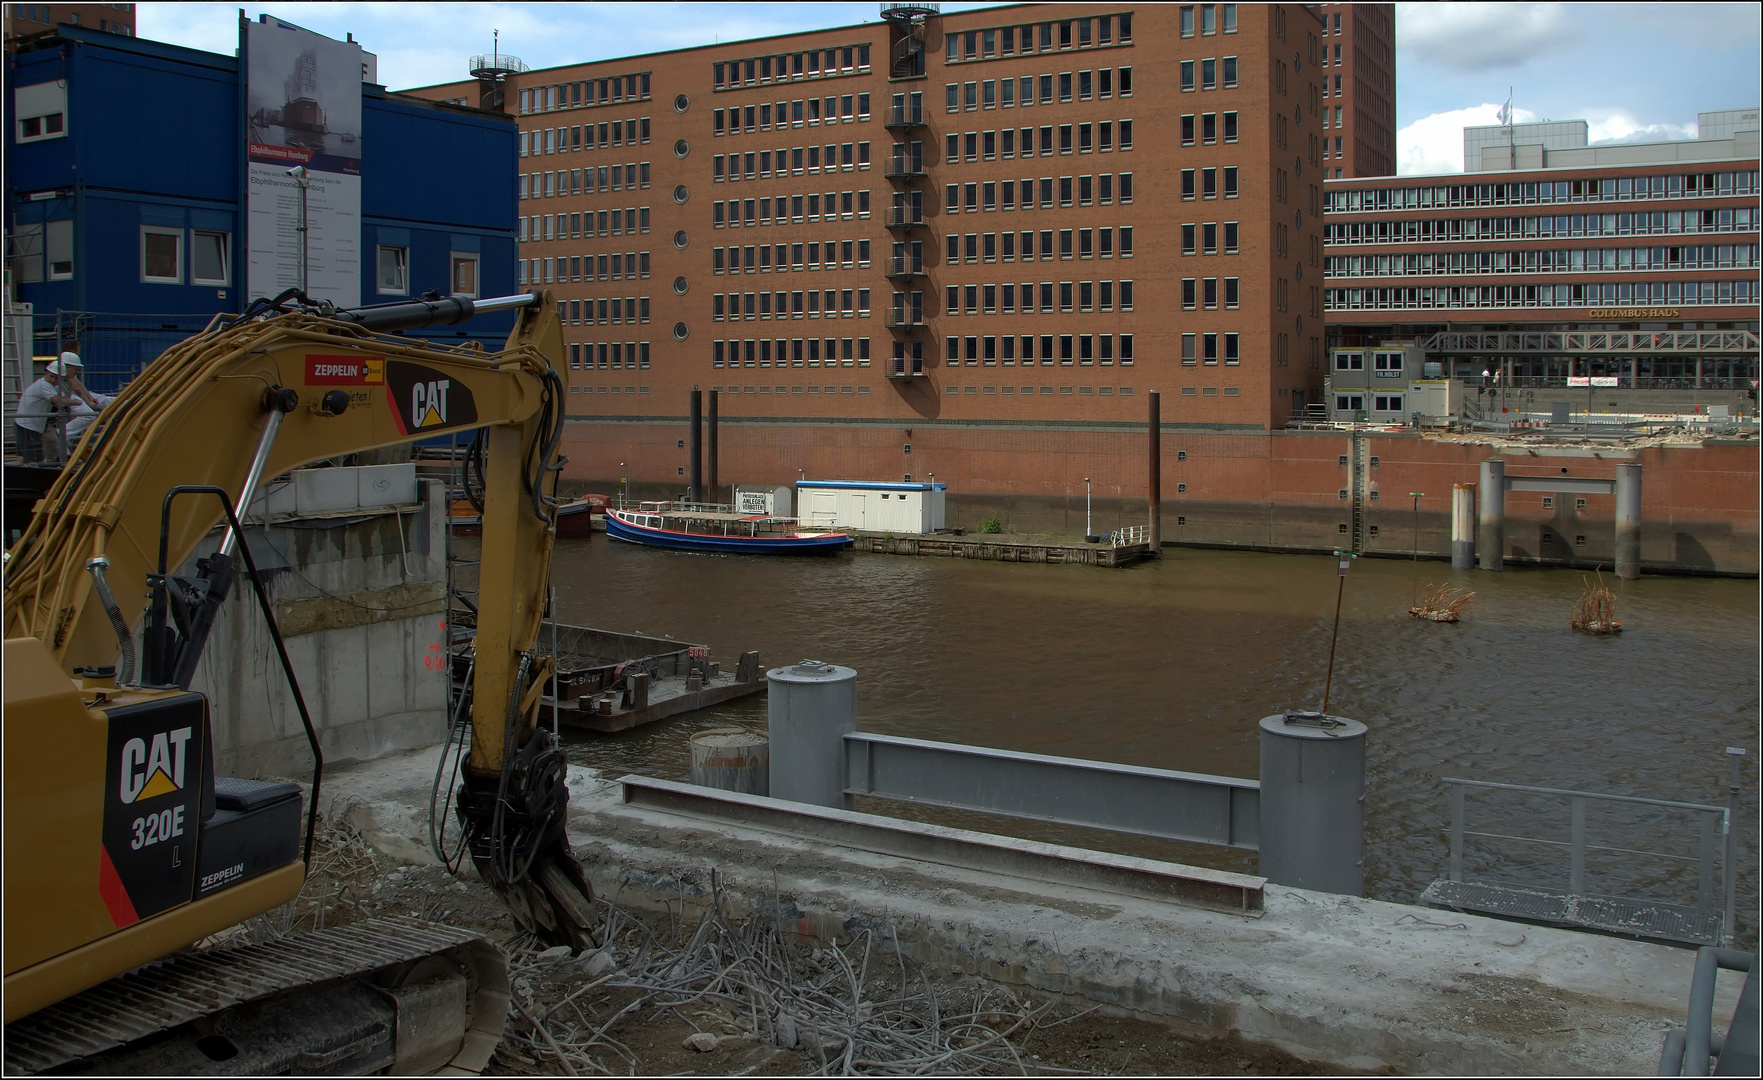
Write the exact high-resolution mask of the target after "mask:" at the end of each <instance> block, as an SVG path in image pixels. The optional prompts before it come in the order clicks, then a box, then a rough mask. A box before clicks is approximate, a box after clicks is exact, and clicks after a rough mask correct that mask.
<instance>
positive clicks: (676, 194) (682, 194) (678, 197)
mask: <svg viewBox="0 0 1763 1080" xmlns="http://www.w3.org/2000/svg"><path fill="white" fill-rule="evenodd" d="M691 197H692V193H691V192H690V191H687V190H686V185H684V184H681V185H680V186H678V187H676V188H674V189H673V201H674V202H676V203H683V202H685V201H686V200H687V199H689V198H691Z"/></svg>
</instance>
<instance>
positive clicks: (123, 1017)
mask: <svg viewBox="0 0 1763 1080" xmlns="http://www.w3.org/2000/svg"><path fill="white" fill-rule="evenodd" d="M442 956H445V957H450V958H451V959H452V960H453V962H454V964H455V966H456V967H459V968H463V969H464V971H465V972H466V979H465V981H466V983H467V984H468V989H467V990H466V998H465V1002H464V1006H465V1012H466V1015H467V1016H468V1017H469V1019H468V1021H467V1023H466V1025H465V1029H464V1030H463V1031H462V1032H461V1034H462V1036H463V1038H462V1039H461V1041H460V1042H459V1043H458V1044H457V1046H458V1049H457V1051H456V1052H453V1053H451V1054H450V1056H449V1057H447V1058H442V1059H440V1060H439V1061H437V1062H435V1063H434V1064H435V1066H450V1068H449V1069H448V1071H449V1072H452V1071H463V1072H473V1073H475V1072H478V1071H480V1070H482V1069H483V1068H484V1066H485V1065H487V1064H488V1063H489V1059H490V1054H491V1053H492V1052H493V1051H494V1050H495V1048H496V1044H497V1043H498V1042H500V1041H501V1038H502V1029H503V1024H504V1022H505V1020H506V1017H507V1012H508V1003H509V994H508V968H507V961H506V959H505V958H504V957H503V955H502V953H501V950H500V949H498V948H497V947H496V946H495V945H494V944H493V943H491V942H490V941H489V940H488V939H487V938H485V937H483V935H481V934H478V933H476V932H474V931H470V930H462V929H459V928H457V927H451V926H440V925H436V924H433V923H425V922H420V921H417V920H413V919H375V920H370V921H367V922H363V923H358V924H355V925H351V926H344V927H337V928H334V929H329V930H320V931H316V932H312V933H302V934H296V935H292V936H289V937H287V938H283V939H281V940H278V941H270V942H264V943H261V944H255V945H241V946H236V947H232V948H217V949H210V950H204V951H201V952H186V953H181V954H178V955H174V956H171V957H168V958H166V959H165V960H162V961H157V962H155V963H152V964H148V965H145V966H143V967H140V968H137V969H136V970H134V971H131V972H129V973H128V974H126V975H121V976H118V977H117V978H115V979H112V980H110V981H109V982H106V983H102V984H100V985H98V986H95V987H93V988H92V989H90V990H87V991H85V992H83V993H80V994H76V995H75V996H73V997H71V998H67V999H66V1000H64V1001H60V1002H57V1003H55V1004H54V1005H51V1006H49V1007H47V1008H45V1009H42V1010H39V1011H38V1012H36V1013H33V1014H31V1015H30V1016H26V1017H22V1018H20V1019H19V1020H16V1021H14V1022H13V1023H11V1024H8V1025H6V1037H5V1043H6V1046H5V1072H6V1074H7V1075H9V1076H16V1075H24V1074H31V1073H40V1072H45V1071H47V1070H50V1069H57V1070H60V1069H63V1068H64V1067H66V1066H70V1065H75V1063H79V1062H83V1061H86V1060H88V1059H91V1058H94V1057H95V1056H97V1055H100V1054H108V1053H110V1052H113V1051H116V1050H117V1048H119V1047H125V1046H128V1045H130V1044H133V1043H137V1042H139V1041H140V1040H143V1039H148V1038H150V1037H151V1036H154V1035H158V1034H161V1033H164V1032H169V1031H172V1030H173V1029H176V1028H179V1027H182V1026H183V1025H186V1024H191V1023H192V1022H197V1021H203V1020H205V1019H207V1018H212V1017H215V1016H217V1015H218V1014H221V1013H222V1012H223V1011H224V1010H228V1009H233V1008H236V1007H239V1006H248V1005H250V1004H252V1003H256V1002H263V1001H265V1000H266V999H272V998H275V997H278V996H281V995H286V994H288V993H289V992H291V991H299V990H303V989H308V988H314V987H319V986H322V985H323V984H326V983H335V982H339V981H348V980H360V979H362V978H363V977H367V976H375V975H381V976H383V975H384V974H385V973H387V972H396V971H399V970H410V967H411V966H412V965H419V964H421V963H422V962H424V961H427V960H430V959H431V958H434V957H442ZM389 996H391V997H393V998H394V999H395V998H396V992H395V990H393V991H390V992H389ZM396 1026H397V1028H398V1029H399V1030H398V1036H399V1037H402V1036H403V1029H404V1028H405V1020H404V1018H403V1016H402V1015H400V1016H399V1018H398V1021H397V1025H396ZM387 1035H388V1039H389V1038H390V1033H389V1032H388V1033H387ZM449 1049H450V1047H449ZM333 1053H335V1052H333ZM338 1062H339V1063H341V1059H340V1058H338ZM305 1063H310V1064H314V1065H316V1064H320V1062H319V1061H318V1060H314V1059H313V1057H312V1056H311V1055H310V1054H308V1055H306V1062H305ZM324 1064H329V1062H324ZM399 1064H401V1065H402V1064H405V1062H404V1061H403V1060H402V1059H400V1062H399ZM75 1067H76V1069H77V1065H76V1066H75ZM315 1071H327V1072H328V1071H330V1070H329V1069H318V1070H315ZM399 1071H404V1070H403V1069H400V1070H399ZM424 1071H431V1070H428V1069H425V1070H424Z"/></svg>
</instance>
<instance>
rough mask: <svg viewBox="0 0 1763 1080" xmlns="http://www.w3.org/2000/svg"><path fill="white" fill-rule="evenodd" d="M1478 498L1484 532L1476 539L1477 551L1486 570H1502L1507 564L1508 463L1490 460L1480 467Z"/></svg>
mask: <svg viewBox="0 0 1763 1080" xmlns="http://www.w3.org/2000/svg"><path fill="white" fill-rule="evenodd" d="M1476 494H1477V495H1478V496H1479V497H1480V499H1481V528H1480V529H1479V530H1478V531H1477V533H1476V536H1475V551H1476V554H1477V555H1478V556H1480V558H1481V568H1482V569H1483V570H1500V569H1503V568H1504V565H1505V562H1506V462H1505V461H1504V460H1503V459H1501V458H1488V459H1487V460H1486V461H1484V462H1482V463H1481V484H1480V486H1479V487H1478V489H1477V491H1476Z"/></svg>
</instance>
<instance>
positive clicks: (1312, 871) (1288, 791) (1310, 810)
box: [1259, 712, 1366, 896]
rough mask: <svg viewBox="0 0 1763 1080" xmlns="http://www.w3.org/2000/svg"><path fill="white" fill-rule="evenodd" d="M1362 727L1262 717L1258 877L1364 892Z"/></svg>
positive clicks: (1310, 718)
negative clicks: (1259, 861)
mask: <svg viewBox="0 0 1763 1080" xmlns="http://www.w3.org/2000/svg"><path fill="white" fill-rule="evenodd" d="M1365 730H1366V729H1365V725H1364V724H1361V723H1360V722H1359V721H1357V720H1348V719H1347V718H1345V717H1341V716H1323V715H1321V714H1319V713H1296V712H1294V713H1278V714H1276V715H1273V716H1269V717H1265V718H1263V719H1262V721H1261V820H1260V827H1259V834H1260V847H1261V876H1262V877H1265V878H1267V879H1268V880H1269V881H1272V882H1275V883H1276V884H1280V885H1292V886H1295V887H1297V888H1300V889H1317V890H1320V891H1322V892H1331V893H1343V894H1345V895H1348V896H1359V895H1362V893H1363V891H1364V887H1365V866H1364V852H1365V798H1364V796H1365Z"/></svg>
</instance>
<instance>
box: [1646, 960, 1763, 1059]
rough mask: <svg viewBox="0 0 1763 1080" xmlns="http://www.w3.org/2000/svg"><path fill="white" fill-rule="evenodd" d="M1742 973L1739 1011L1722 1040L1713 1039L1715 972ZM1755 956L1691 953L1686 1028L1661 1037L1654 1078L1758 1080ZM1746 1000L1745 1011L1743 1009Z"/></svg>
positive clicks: (1674, 1029)
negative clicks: (1739, 1079)
mask: <svg viewBox="0 0 1763 1080" xmlns="http://www.w3.org/2000/svg"><path fill="white" fill-rule="evenodd" d="M1722 968H1725V969H1726V970H1727V971H1742V972H1744V973H1745V985H1744V989H1743V990H1742V991H1740V994H1739V1003H1738V1008H1737V1010H1735V1011H1734V1012H1733V1015H1732V1023H1731V1024H1729V1025H1728V1026H1727V1029H1726V1034H1725V1036H1724V1037H1722V1036H1720V1035H1717V1034H1715V1033H1714V989H1715V986H1714V984H1715V981H1716V979H1717V977H1718V976H1719V974H1720V969H1722ZM1756 982H1757V954H1756V953H1745V952H1738V951H1737V950H1734V949H1716V948H1713V947H1709V946H1704V947H1703V948H1701V949H1698V950H1697V951H1696V968H1695V972H1694V973H1693V974H1692V975H1691V976H1690V1007H1689V1027H1687V1028H1672V1029H1671V1030H1670V1031H1668V1032H1666V1033H1665V1045H1664V1047H1663V1049H1662V1050H1661V1051H1660V1054H1659V1069H1658V1072H1657V1075H1659V1076H1707V1075H1708V1074H1709V1071H1710V1070H1709V1066H1710V1065H1711V1064H1714V1063H1716V1062H1718V1065H1717V1066H1716V1067H1715V1068H1714V1069H1713V1072H1714V1075H1716V1076H1755V1075H1757V1065H1758V1062H1757V1056H1758V1054H1757V1050H1758V1046H1757V1043H1758V1038H1757V992H1756V991H1757V988H1756ZM1747 999H1748V1000H1749V1005H1747V1004H1746V1002H1747Z"/></svg>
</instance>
